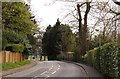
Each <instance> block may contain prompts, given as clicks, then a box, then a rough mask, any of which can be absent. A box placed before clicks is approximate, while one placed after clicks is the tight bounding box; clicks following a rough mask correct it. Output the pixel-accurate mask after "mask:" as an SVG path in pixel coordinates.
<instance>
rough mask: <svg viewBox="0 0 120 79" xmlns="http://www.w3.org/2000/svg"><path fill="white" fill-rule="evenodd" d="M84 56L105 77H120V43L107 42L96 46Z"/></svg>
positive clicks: (117, 78)
mask: <svg viewBox="0 0 120 79" xmlns="http://www.w3.org/2000/svg"><path fill="white" fill-rule="evenodd" d="M84 58H85V60H86V61H87V63H89V64H90V65H92V66H93V67H95V68H96V69H97V70H98V71H99V72H101V73H102V74H103V75H104V76H105V77H108V78H110V79H120V43H118V42H116V43H107V44H105V45H103V46H101V47H97V48H94V49H93V50H90V51H88V52H87V54H86V55H85V56H84Z"/></svg>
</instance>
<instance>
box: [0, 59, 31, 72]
mask: <svg viewBox="0 0 120 79" xmlns="http://www.w3.org/2000/svg"><path fill="white" fill-rule="evenodd" d="M29 63H31V61H30V60H24V61H21V62H16V63H10V62H8V63H5V64H2V67H1V68H2V69H1V68H0V70H2V71H4V70H9V69H13V68H17V67H21V66H23V65H26V64H29Z"/></svg>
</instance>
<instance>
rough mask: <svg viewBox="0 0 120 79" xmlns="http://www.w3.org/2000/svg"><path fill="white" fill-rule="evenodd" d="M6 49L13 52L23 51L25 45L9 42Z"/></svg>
mask: <svg viewBox="0 0 120 79" xmlns="http://www.w3.org/2000/svg"><path fill="white" fill-rule="evenodd" d="M5 50H7V51H12V52H23V51H24V46H23V45H21V44H7V45H6V48H5Z"/></svg>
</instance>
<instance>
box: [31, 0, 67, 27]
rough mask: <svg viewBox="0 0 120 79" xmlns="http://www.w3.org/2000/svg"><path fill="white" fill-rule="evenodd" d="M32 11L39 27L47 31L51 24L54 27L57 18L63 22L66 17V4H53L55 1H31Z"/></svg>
mask: <svg viewBox="0 0 120 79" xmlns="http://www.w3.org/2000/svg"><path fill="white" fill-rule="evenodd" d="M30 5H31V10H32V12H33V13H34V15H35V16H36V19H37V20H38V21H39V27H41V28H42V29H45V28H46V27H47V26H48V25H49V24H50V25H54V24H55V23H56V21H57V18H60V20H62V18H61V16H62V15H65V13H66V10H65V5H66V2H60V1H57V2H55V3H54V2H53V0H31V4H30Z"/></svg>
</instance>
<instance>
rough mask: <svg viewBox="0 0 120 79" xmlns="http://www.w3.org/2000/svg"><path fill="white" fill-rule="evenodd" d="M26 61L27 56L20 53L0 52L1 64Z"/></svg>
mask: <svg viewBox="0 0 120 79" xmlns="http://www.w3.org/2000/svg"><path fill="white" fill-rule="evenodd" d="M24 59H25V55H23V54H22V53H18V52H10V51H2V52H0V63H7V62H11V63H15V62H20V61H22V60H24Z"/></svg>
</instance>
